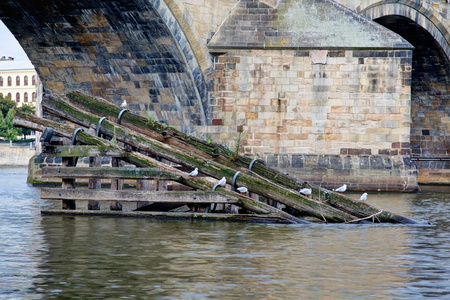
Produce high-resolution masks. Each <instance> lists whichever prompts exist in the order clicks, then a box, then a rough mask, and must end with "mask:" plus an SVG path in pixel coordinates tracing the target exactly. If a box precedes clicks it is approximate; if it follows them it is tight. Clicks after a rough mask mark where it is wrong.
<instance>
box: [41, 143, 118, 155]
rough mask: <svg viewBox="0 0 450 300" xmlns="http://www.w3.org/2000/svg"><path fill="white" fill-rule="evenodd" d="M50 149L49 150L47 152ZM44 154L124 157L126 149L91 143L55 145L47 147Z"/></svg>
mask: <svg viewBox="0 0 450 300" xmlns="http://www.w3.org/2000/svg"><path fill="white" fill-rule="evenodd" d="M45 150H48V152H45ZM42 156H47V157H100V156H109V157H124V156H125V151H114V150H111V149H105V148H99V147H98V146H91V145H74V146H54V147H46V148H45V149H44V151H43V152H42Z"/></svg>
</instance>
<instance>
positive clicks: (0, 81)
mask: <svg viewBox="0 0 450 300" xmlns="http://www.w3.org/2000/svg"><path fill="white" fill-rule="evenodd" d="M0 86H3V76H0Z"/></svg>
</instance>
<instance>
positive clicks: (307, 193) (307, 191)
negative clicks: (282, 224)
mask: <svg viewBox="0 0 450 300" xmlns="http://www.w3.org/2000/svg"><path fill="white" fill-rule="evenodd" d="M123 101H124V103H125V105H126V100H123ZM122 104H123V103H122ZM197 175H198V168H195V169H194V170H192V171H191V173H189V176H193V177H195V176H197ZM217 184H218V185H220V186H225V185H226V184H227V179H226V178H225V177H222V179H220V180H219V182H217ZM236 190H237V191H238V192H239V193H241V194H245V193H247V192H248V189H247V188H246V187H245V186H241V187H238V188H237V189H236ZM346 190H347V184H345V183H344V185H342V186H340V187H338V188H336V189H333V191H335V192H340V193H343V192H345V191H346ZM298 192H299V193H300V194H302V195H305V196H306V197H309V196H310V195H311V194H312V189H311V188H302V189H300V190H299V191H298ZM367 196H368V194H367V193H364V194H362V195H361V197H360V198H359V200H360V201H365V200H367Z"/></svg>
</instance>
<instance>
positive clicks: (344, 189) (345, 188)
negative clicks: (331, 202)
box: [333, 183, 347, 193]
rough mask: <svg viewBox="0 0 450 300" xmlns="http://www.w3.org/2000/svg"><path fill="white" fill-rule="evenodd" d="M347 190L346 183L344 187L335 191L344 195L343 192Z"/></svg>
mask: <svg viewBox="0 0 450 300" xmlns="http://www.w3.org/2000/svg"><path fill="white" fill-rule="evenodd" d="M346 190H347V185H346V184H345V183H344V185H343V186H340V187H338V188H337V189H334V190H333V191H335V192H341V193H343V192H345V191H346Z"/></svg>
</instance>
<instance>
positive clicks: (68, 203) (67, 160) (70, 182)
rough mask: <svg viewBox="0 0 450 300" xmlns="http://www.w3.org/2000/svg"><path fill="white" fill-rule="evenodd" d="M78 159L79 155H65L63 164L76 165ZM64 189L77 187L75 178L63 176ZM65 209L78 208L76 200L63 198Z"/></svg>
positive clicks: (64, 165)
mask: <svg viewBox="0 0 450 300" xmlns="http://www.w3.org/2000/svg"><path fill="white" fill-rule="evenodd" d="M77 161H78V157H76V158H75V157H63V159H62V166H63V167H75V166H76V164H77ZM62 189H63V190H73V189H75V178H63V179H62ZM62 208H63V209H76V202H75V201H74V200H70V199H69V200H63V202H62Z"/></svg>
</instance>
